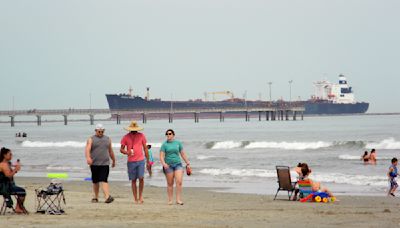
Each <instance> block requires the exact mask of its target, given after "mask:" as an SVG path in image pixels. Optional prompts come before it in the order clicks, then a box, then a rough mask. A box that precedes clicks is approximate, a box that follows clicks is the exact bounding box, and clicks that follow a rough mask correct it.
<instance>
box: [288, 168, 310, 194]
mask: <svg viewBox="0 0 400 228" xmlns="http://www.w3.org/2000/svg"><path fill="white" fill-rule="evenodd" d="M302 167H307V168H308V165H307V163H299V164H297V166H296V167H295V168H294V171H295V172H296V173H297V174H298V177H297V180H302V179H303V174H302V173H301V168H302ZM308 169H309V168H308ZM309 170H310V172H311V169H309ZM297 194H299V188H298V186H297V183H296V186H295V190H294V195H293V198H292V200H293V201H296V200H297Z"/></svg>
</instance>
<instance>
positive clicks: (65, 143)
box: [22, 141, 86, 148]
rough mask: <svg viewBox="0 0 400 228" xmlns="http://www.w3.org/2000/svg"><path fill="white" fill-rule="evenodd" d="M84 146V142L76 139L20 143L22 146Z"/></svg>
mask: <svg viewBox="0 0 400 228" xmlns="http://www.w3.org/2000/svg"><path fill="white" fill-rule="evenodd" d="M85 146H86V142H76V141H65V142H41V141H25V142H23V143H22V147H40V148H44V147H74V148H83V147H85Z"/></svg>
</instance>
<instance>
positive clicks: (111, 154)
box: [108, 139, 115, 168]
mask: <svg viewBox="0 0 400 228" xmlns="http://www.w3.org/2000/svg"><path fill="white" fill-rule="evenodd" d="M108 153H109V154H110V158H111V160H112V164H111V167H113V168H114V167H115V155H114V150H113V148H112V143H111V139H110V145H109V148H108Z"/></svg>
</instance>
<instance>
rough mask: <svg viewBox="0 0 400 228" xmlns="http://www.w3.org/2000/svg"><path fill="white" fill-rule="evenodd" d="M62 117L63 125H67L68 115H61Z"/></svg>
mask: <svg viewBox="0 0 400 228" xmlns="http://www.w3.org/2000/svg"><path fill="white" fill-rule="evenodd" d="M63 117H64V125H68V115H66V114H65V115H63Z"/></svg>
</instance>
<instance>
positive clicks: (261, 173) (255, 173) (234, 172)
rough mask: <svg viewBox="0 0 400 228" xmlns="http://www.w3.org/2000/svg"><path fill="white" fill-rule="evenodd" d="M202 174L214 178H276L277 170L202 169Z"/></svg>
mask: <svg viewBox="0 0 400 228" xmlns="http://www.w3.org/2000/svg"><path fill="white" fill-rule="evenodd" d="M200 173H203V174H209V175H212V176H222V175H231V176H239V177H276V170H273V171H271V170H265V169H231V168H226V169H202V170H200Z"/></svg>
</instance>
